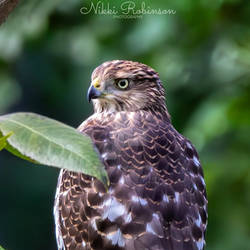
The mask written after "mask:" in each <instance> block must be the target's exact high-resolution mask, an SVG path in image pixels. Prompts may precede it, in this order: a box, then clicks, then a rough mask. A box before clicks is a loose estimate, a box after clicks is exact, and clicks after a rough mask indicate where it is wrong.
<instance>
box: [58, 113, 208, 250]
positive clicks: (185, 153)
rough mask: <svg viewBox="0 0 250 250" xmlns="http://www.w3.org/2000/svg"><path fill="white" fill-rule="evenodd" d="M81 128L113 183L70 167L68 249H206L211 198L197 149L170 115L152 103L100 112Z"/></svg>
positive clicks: (62, 203)
mask: <svg viewBox="0 0 250 250" xmlns="http://www.w3.org/2000/svg"><path fill="white" fill-rule="evenodd" d="M79 129H80V131H82V132H83V133H86V134H87V135H89V136H90V137H91V139H92V140H93V143H94V145H95V146H96V147H97V149H98V151H99V153H100V156H101V158H102V161H103V163H104V165H105V167H106V169H107V172H108V175H109V178H110V182H111V185H110V187H109V190H108V192H107V193H106V192H105V189H104V187H103V185H102V184H101V183H100V182H99V181H98V180H96V179H95V178H92V177H89V176H86V175H83V174H79V173H73V172H69V171H66V170H62V171H61V174H60V177H59V183H58V190H57V195H56V203H55V217H56V227H57V238H58V245H59V246H61V249H127V250H143V249H148V250H163V249H164V250H172V249H176V250H189V249H190V250H191V249H192V250H200V249H203V247H204V244H205V241H204V234H205V230H206V223H207V200H206V190H205V183H204V180H203V173H202V168H201V165H200V163H199V160H198V156H197V153H196V150H195V149H194V147H193V146H192V145H191V143H190V142H189V141H188V140H187V139H185V138H184V137H183V136H182V135H180V134H179V133H178V132H177V131H176V130H175V129H174V128H173V127H172V125H171V124H170V122H169V121H168V119H167V118H166V119H165V118H164V117H162V116H161V115H160V114H152V113H149V112H145V111H140V112H131V113H130V112H119V113H115V114H99V115H94V116H92V117H91V118H90V119H88V120H87V121H86V122H84V123H83V125H81V126H80V128H79Z"/></svg>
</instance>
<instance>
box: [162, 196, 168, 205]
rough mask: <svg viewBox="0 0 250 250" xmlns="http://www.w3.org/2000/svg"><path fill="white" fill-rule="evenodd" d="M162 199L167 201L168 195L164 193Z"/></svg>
mask: <svg viewBox="0 0 250 250" xmlns="http://www.w3.org/2000/svg"><path fill="white" fill-rule="evenodd" d="M162 200H163V201H165V202H167V203H169V199H168V196H167V195H166V194H164V195H163V197H162Z"/></svg>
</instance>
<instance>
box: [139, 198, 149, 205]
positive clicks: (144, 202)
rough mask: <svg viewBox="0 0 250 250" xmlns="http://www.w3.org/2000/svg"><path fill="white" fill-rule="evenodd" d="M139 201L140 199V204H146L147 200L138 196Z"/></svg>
mask: <svg viewBox="0 0 250 250" xmlns="http://www.w3.org/2000/svg"><path fill="white" fill-rule="evenodd" d="M139 201H140V203H141V205H142V206H146V205H147V204H148V202H147V200H145V199H143V198H139Z"/></svg>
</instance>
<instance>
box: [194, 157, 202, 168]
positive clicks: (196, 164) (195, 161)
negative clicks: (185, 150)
mask: <svg viewBox="0 0 250 250" xmlns="http://www.w3.org/2000/svg"><path fill="white" fill-rule="evenodd" d="M193 162H194V164H195V166H197V167H199V166H200V162H199V160H198V158H197V157H196V156H194V157H193Z"/></svg>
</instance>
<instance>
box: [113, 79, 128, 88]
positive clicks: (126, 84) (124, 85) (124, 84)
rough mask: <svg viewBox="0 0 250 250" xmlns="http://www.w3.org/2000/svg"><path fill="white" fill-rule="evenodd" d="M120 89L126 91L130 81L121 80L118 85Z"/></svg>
mask: <svg viewBox="0 0 250 250" xmlns="http://www.w3.org/2000/svg"><path fill="white" fill-rule="evenodd" d="M116 85H117V87H118V88H119V89H126V88H127V87H128V85H129V81H128V79H121V80H119V81H118V82H117V83H116Z"/></svg>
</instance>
